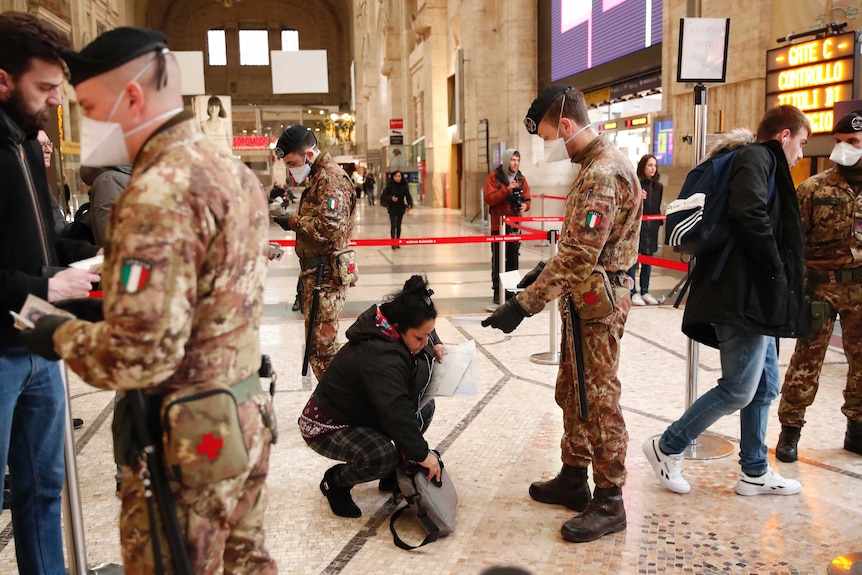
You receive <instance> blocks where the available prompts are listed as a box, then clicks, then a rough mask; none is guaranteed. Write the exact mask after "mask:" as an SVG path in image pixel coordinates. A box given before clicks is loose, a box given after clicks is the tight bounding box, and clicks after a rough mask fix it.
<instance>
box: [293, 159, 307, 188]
mask: <svg viewBox="0 0 862 575" xmlns="http://www.w3.org/2000/svg"><path fill="white" fill-rule="evenodd" d="M288 171H289V172H290V175H291V176H293V181H295V182H296V183H297V184H301V183H302V182H304V181H305V178H307V177H308V174H310V173H311V165H310V164H309V163H308V162H306V163H304V164H302V165H301V166H300V167H298V168H288Z"/></svg>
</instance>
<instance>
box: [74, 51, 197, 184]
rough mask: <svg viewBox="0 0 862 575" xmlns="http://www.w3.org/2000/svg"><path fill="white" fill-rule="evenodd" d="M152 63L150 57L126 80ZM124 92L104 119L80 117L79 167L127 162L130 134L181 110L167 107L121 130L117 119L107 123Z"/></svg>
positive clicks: (145, 69) (143, 70)
mask: <svg viewBox="0 0 862 575" xmlns="http://www.w3.org/2000/svg"><path fill="white" fill-rule="evenodd" d="M155 62H156V60H155V59H153V61H152V62H150V63H149V64H147V65H146V66H144V67H143V68H141V70H140V71H139V72H138V73H137V74H135V75H134V76H133V77H132V79H131V80H129V83H132V82H134V81H136V80H137V79H138V78H140V77H141V75H142V74H143V73H144V72H146V71H147V69H149V68H150V66H152V65H153V64H154V63H155ZM124 95H125V89H124V90H123V91H122V92H121V93H120V95H119V96H118V97H117V100H116V102H114V106H113V107H112V108H111V113H110V114H108V119H107V121H102V120H93V119H92V118H87V117H86V116H85V117H84V119H83V120H82V122H81V165H82V166H93V167H102V166H119V165H120V164H128V163H130V162H131V160H130V159H129V150H128V148H126V137H127V136H131V135H132V134H135V133H137V132H140V131H141V130H143V129H145V128H147V127H148V126H152V125H153V124H155V123H156V122H158V121H159V120H163V119H165V118H169V117H171V116H173V115H175V114H178V113H180V112H182V111H183V109H182V107H178V108H174V109H173V110H168V111H167V112H165V113H163V114H160V115H158V116H156V117H155V118H152V119H150V120H147V121H146V122H144V123H143V124H141V125H140V126H137V127H135V128H132V129H131V130H129V131H128V132H123V127H122V126H121V125H120V124H118V123H117V122H111V118H113V117H114V114H115V113H116V111H117V108H118V107H119V106H120V102H122V101H123V96H124Z"/></svg>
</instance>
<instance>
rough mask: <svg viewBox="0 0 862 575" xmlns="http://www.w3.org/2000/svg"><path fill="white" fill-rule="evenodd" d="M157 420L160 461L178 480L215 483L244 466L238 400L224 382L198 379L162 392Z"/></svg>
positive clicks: (245, 456) (195, 484) (245, 452)
mask: <svg viewBox="0 0 862 575" xmlns="http://www.w3.org/2000/svg"><path fill="white" fill-rule="evenodd" d="M254 377H255V378H257V377H258V376H257V374H254ZM161 420H162V428H163V435H162V443H163V444H164V450H165V462H166V463H167V464H168V466H169V467H170V469H171V471H172V472H173V473H174V475H175V476H176V478H177V480H178V481H179V482H180V483H181V484H182V485H184V486H186V487H199V486H201V485H207V484H210V483H215V482H217V481H222V480H224V479H230V478H231V477H236V476H237V475H239V474H240V473H242V472H243V471H245V470H246V469H247V468H248V462H249V458H248V450H247V449H246V447H245V441H244V440H243V437H242V427H241V426H240V424H239V411H238V409H237V401H236V399H235V398H234V395H233V393H232V392H231V390H230V388H228V387H227V386H225V385H217V384H198V385H194V386H191V387H188V388H185V389H181V390H179V391H176V392H174V393H171V394H169V395H166V396H165V398H164V401H163V402H162V411H161Z"/></svg>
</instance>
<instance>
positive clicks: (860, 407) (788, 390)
mask: <svg viewBox="0 0 862 575" xmlns="http://www.w3.org/2000/svg"><path fill="white" fill-rule="evenodd" d="M812 297H813V299H815V300H817V301H825V302H827V303H828V304H829V314H828V315H827V317H826V318H825V320H824V322H823V327H822V329H820V330H818V331H816V332H815V331H812V332H811V334H810V340H809V341H808V342H804V341H802V340H801V339H800V340H797V342H796V349H795V350H794V351H793V357H792V358H791V359H790V366H789V367H788V368H787V374H786V375H785V376H784V385H783V386H782V387H781V402H780V403H779V404H778V419H779V420H780V421H781V424H782V425H789V426H792V427H802V426H803V425H805V409H806V408H807V407H808V406H809V405H811V404H812V403H813V402H814V396H815V395H816V394H817V388H818V387H819V384H820V371H821V369H822V368H823V359H824V358H825V357H826V348H827V347H829V339H830V337H831V336H832V329H833V328H834V326H835V317H836V316H841V335H842V340H843V342H844V354H845V355H846V356H847V366H848V370H847V384H846V385H845V387H844V405H843V406H842V407H841V412H842V413H843V414H844V415H845V416H846V417H847V419H849V420H851V421H856V422H860V423H862V284H858V283H835V284H817V285H816V286H814V291H813V296H812Z"/></svg>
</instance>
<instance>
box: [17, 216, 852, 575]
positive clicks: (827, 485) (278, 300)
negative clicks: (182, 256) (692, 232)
mask: <svg viewBox="0 0 862 575" xmlns="http://www.w3.org/2000/svg"><path fill="white" fill-rule="evenodd" d="M358 224H359V225H358V227H357V232H356V237H361V238H381V237H386V236H387V235H388V219H387V218H386V214H385V211H384V210H383V209H382V208H379V207H373V208H372V207H369V206H360V208H359V212H358ZM483 233H486V232H485V231H483V229H482V228H481V226H479V225H473V224H471V223H469V222H468V221H466V220H464V219H463V218H461V216H460V214H459V213H457V212H454V211H447V210H436V209H421V208H420V209H417V210H415V211H414V212H412V213H411V214H409V215H408V216H407V217H406V218H405V223H404V234H403V235H404V237H439V236H457V235H477V234H483ZM271 237H272V238H288V237H289V235H288V234H285V233H283V232H281V230H280V229H278V228H276V227H273V228H272V230H271ZM547 250H548V248H546V247H542V246H540V245H537V244H535V245H526V244H525V245H524V246H523V247H522V258H521V268H522V269H523V270H527V269H529V268H530V267H532V266H533V265H534V263H535V262H536V261H538V260H539V259H541V258H543V257H545V254H546V253H547ZM357 253H358V261H359V263H360V268H361V269H360V273H361V278H360V283H359V284H358V285H357V286H356V287H355V288H353V289H351V291H350V294H349V300H348V303H347V306H346V308H345V313H344V321H343V322H342V325H341V330H342V332H343V331H344V330H345V329H346V328H347V327H348V326H349V325H350V324H351V322H352V319H353V318H355V317H356V315H357V314H358V313H359V312H361V311H362V310H364V309H365V308H367V307H368V306H369V305H371V304H373V303H374V302H376V301H377V300H379V299H380V298H381V296H383V295H384V294H386V293H389V292H391V291H393V290H395V289H397V288H398V287H400V285H402V284H403V282H404V280H405V279H406V278H407V277H408V276H409V275H410V274H411V273H425V274H427V276H428V278H429V281H430V283H431V285H432V288H433V289H434V290H435V296H434V299H435V303H436V305H437V307H438V309H440V311H441V317H440V318H439V319H438V322H437V329H438V332H439V333H440V334H441V336H442V339H443V341H444V342H446V343H449V344H455V343H459V342H462V341H465V340H468V339H474V340H475V341H476V345H477V350H478V361H479V368H480V378H479V391H478V394H477V395H475V396H455V397H452V398H443V399H440V400H438V405H437V414H436V416H435V419H434V422H433V424H432V426H431V428H430V429H429V431H428V438H429V441H430V443H431V444H432V445H435V446H437V447H438V448H439V450H440V451H441V452H442V453H443V457H444V459H445V461H446V465H447V468H448V469H449V471H450V473H451V475H452V478H453V481H454V482H456V485H457V488H458V492H459V497H460V504H459V509H458V529H457V532H456V533H455V534H453V535H451V536H449V537H447V538H445V539H441V540H440V541H439V542H437V543H435V544H432V545H429V546H427V547H424V548H422V550H419V551H413V552H405V551H402V550H400V549H397V548H396V547H395V546H394V545H393V544H392V538H391V535H390V533H389V529H388V519H389V515H390V514H391V512H392V511H393V509H394V505H393V503H392V502H391V501H390V500H389V499H388V498H387V497H386V496H384V495H383V494H381V493H379V492H378V491H377V488H376V485H373V484H368V485H361V486H358V487H357V488H355V489H354V491H353V494H354V498H355V500H356V503H357V504H358V505H359V507H360V508H361V509H362V513H363V515H362V517H361V518H359V519H343V518H339V517H335V516H333V515H332V513H331V512H330V510H329V508H328V505H327V503H326V501H325V499H324V498H323V496H322V495H321V494H320V492H319V490H318V483H319V482H320V478H321V476H322V474H323V472H324V470H325V469H327V468H328V467H329V466H330V462H329V461H328V460H326V459H324V458H322V457H320V456H318V455H316V454H315V453H313V452H312V451H311V450H310V449H308V448H307V447H306V446H305V444H304V443H303V441H302V439H301V438H300V436H299V433H298V429H297V426H296V417H297V415H298V413H299V411H300V409H301V407H302V406H303V405H304V403H305V401H306V400H307V398H308V395H309V393H310V390H311V389H312V386H313V383H314V382H313V381H303V378H302V377H301V376H300V373H299V372H300V358H301V351H302V339H303V333H302V331H303V330H302V322H301V317H300V316H299V314H297V313H294V312H291V311H290V305H291V303H292V302H293V295H294V289H295V284H296V272H297V264H296V259H295V257H294V255H293V254H292V253H291V252H290V251H288V253H287V254H286V255H285V257H284V258H283V260H282V261H281V262H275V263H273V264H272V266H271V270H270V275H269V279H268V281H267V289H266V304H267V305H266V313H265V319H264V322H263V328H262V341H263V349H264V352H266V353H268V354H270V355H271V356H272V358H273V362H274V364H275V367H276V369H277V371H278V373H279V379H278V391H277V394H276V397H275V402H276V408H277V411H278V414H279V416H280V425H281V436H280V441H279V443H278V444H277V445H276V446H274V448H273V452H272V461H271V471H270V476H269V508H268V511H267V544H268V547H269V550H270V552H271V553H272V554H273V555H274V556H275V557H276V558H277V560H278V564H279V566H280V570H281V572H282V573H297V574H299V573H303V574H333V575H334V574H344V575H367V574H387V573H399V574H413V573H415V574H424V573H429V572H430V573H434V574H435V575H443V574H448V573H452V574H478V573H481V572H483V571H484V570H486V569H488V568H490V567H491V566H497V565H511V566H517V567H520V568H522V569H524V570H527V571H528V572H530V573H533V574H535V575H540V574H541V575H544V574H552V573H559V574H563V573H566V574H568V573H624V574H629V573H632V574H633V573H645V574H646V573H746V574H747V573H757V574H767V573H769V574H806V573H825V572H826V568H827V566H828V564H829V562H830V560H831V559H832V558H833V557H835V556H836V555H839V554H840V553H844V552H850V551H862V538H860V536H859V533H862V512H860V509H859V507H860V506H859V501H860V494H862V457H859V456H856V455H853V454H851V453H849V452H846V451H844V450H843V449H842V448H841V447H842V438H843V433H844V427H845V423H844V417H843V416H842V415H841V413H840V411H839V408H840V405H841V402H842V395H841V391H842V389H843V386H844V379H845V375H846V371H847V363H846V359H845V357H844V354H843V351H842V350H841V349H840V348H832V349H830V351H829V353H828V355H827V363H826V366H825V368H824V372H823V377H822V379H821V387H820V392H819V395H818V397H817V401H816V402H815V404H814V405H813V406H812V407H811V408H810V410H809V412H808V419H809V423H808V425H807V426H806V427H805V429H804V431H803V436H802V441H801V444H800V460H799V462H798V463H794V464H784V463H782V464H778V463H777V462H775V461H774V454H773V453H772V452H770V460H772V461H773V465H774V466H775V467H776V469H778V470H780V472H781V473H782V474H784V475H786V476H788V477H793V478H797V479H799V480H801V481H802V483H803V485H804V489H803V491H802V493H801V494H800V495H798V496H791V497H778V496H760V497H740V496H737V495H736V494H735V492H734V489H733V488H734V482H735V480H736V474H737V471H738V464H737V458H736V455H735V454H734V455H731V456H729V457H725V458H723V459H715V460H707V461H703V460H700V461H687V462H686V463H685V472H686V477H687V478H688V480H689V481H690V482H691V484H692V491H691V493H690V494H688V495H677V494H674V493H670V492H669V491H666V490H664V489H663V488H661V487H660V486H659V484H658V482H657V480H656V479H655V477H654V475H653V473H652V470H651V469H650V466H649V464H648V463H647V461H646V460H645V459H644V457H643V455H642V453H641V447H640V446H641V443H642V442H643V441H644V440H645V439H647V438H648V437H650V436H651V435H653V434H656V433H660V432H661V431H662V430H663V429H664V428H665V426H667V424H668V423H669V422H671V421H672V420H673V419H675V418H676V417H678V416H679V415H680V414H681V413H682V410H683V406H684V396H685V393H684V390H685V363H686V340H685V338H684V337H683V336H682V335H681V334H680V332H679V324H680V320H681V317H682V312H681V311H680V310H676V309H674V308H672V307H671V306H670V305H669V304H665V305H661V306H657V307H655V306H647V307H641V308H635V309H633V311H632V313H631V314H630V316H629V321H628V325H627V330H626V336H625V338H624V339H623V345H622V358H621V366H620V378H621V380H622V382H623V396H622V405H623V410H624V414H625V417H626V422H627V426H628V431H629V438H630V441H629V450H628V457H627V460H626V462H627V467H628V474H629V475H628V482H627V484H626V487H625V488H624V498H625V505H626V511H627V515H628V528H627V529H626V530H625V531H623V532H621V533H618V534H616V535H612V536H607V537H604V538H602V539H600V540H598V541H595V542H592V543H585V544H571V543H566V542H565V541H563V539H562V538H561V537H560V534H559V529H560V526H561V524H562V523H563V522H564V521H566V520H567V519H568V518H570V517H571V516H572V512H570V511H568V510H566V509H564V508H562V507H557V506H548V505H543V504H540V503H536V502H534V501H532V500H531V499H530V498H529V496H528V495H527V488H528V486H529V484H530V482H532V481H535V480H537V479H542V478H549V477H552V476H553V475H555V474H556V472H557V471H558V470H559V467H560V459H559V439H560V433H561V429H562V418H561V415H560V410H559V408H558V407H557V406H556V405H555V403H554V397H553V395H554V394H553V384H554V378H555V374H556V367H555V366H548V365H540V364H536V363H533V362H531V361H530V356H531V354H534V353H541V352H547V351H549V350H550V336H549V330H550V316H549V313H548V312H547V311H545V312H544V313H541V314H537V315H536V316H534V317H531V318H528V319H527V320H525V321H524V323H523V324H522V325H521V327H520V328H519V329H518V330H516V331H515V332H514V333H513V334H511V335H508V336H506V335H503V334H501V333H500V332H498V331H492V330H490V329H485V328H482V327H481V326H480V325H479V321H480V320H481V319H482V318H483V317H485V316H486V315H487V313H486V312H485V308H486V307H487V306H488V305H490V304H491V298H490V285H489V284H490V281H489V270H488V259H489V258H488V247H487V245H485V244H481V243H477V244H446V245H431V246H410V247H404V248H403V249H401V250H397V251H396V250H391V249H390V248H389V247H362V248H359V249H358V250H357ZM677 279H678V276H676V275H675V274H672V273H665V272H663V270H659V269H655V268H654V271H653V280H652V287H653V290H652V291H653V292H654V293H656V295H659V296H660V295H663V294H665V293H667V292H668V291H669V290H670V289H671V287H672V286H674V285H675V284H676V282H677ZM792 350H793V342H792V341H783V342H782V345H781V353H780V363H781V369H782V373H783V371H784V370H785V369H786V367H787V363H788V361H789V358H790V355H791V353H792ZM718 370H719V364H718V355H717V353H715V352H714V351H713V350H710V349H705V348H701V349H700V360H699V380H700V382H701V385H700V387H701V391H703V390H705V389H708V388H709V387H711V385H713V382H714V381H715V379H716V378H717V376H718ZM70 389H71V395H72V410H73V412H74V414H75V416H78V417H82V418H84V420H85V426H84V428H83V429H82V430H79V431H76V432H75V438H76V452H77V460H78V476H79V477H78V480H79V483H80V486H81V494H82V499H83V515H84V525H85V538H86V546H87V559H88V561H89V562H90V563H101V562H114V563H119V562H120V552H119V545H118V535H117V534H118V528H117V521H118V507H119V506H118V502H117V500H116V498H115V496H114V467H113V462H112V459H111V457H112V456H111V439H110V417H111V412H112V400H113V394H111V393H108V392H103V391H99V390H96V389H94V388H91V387H89V386H87V385H86V384H84V383H83V382H81V381H80V380H78V379H77V378H75V377H72V378H71V380H70ZM776 408H777V402H776V404H775V405H774V406H773V414H772V417H771V418H770V422H769V432H768V443H769V445H770V446H771V447H774V445H775V442H776V439H777V436H778V430H779V424H778V420H777V416H775V413H774V411H775V409H776ZM712 432H714V433H715V434H717V435H718V436H720V437H723V438H724V439H727V440H729V441H730V442H732V444H733V447H734V448H738V438H739V424H738V417H737V416H735V415H734V416H730V417H727V418H725V419H723V420H721V421H720V422H718V423H717V424H716V425H715V426H714V428H713V429H712ZM402 525H403V527H402V530H403V531H404V534H403V535H404V537H405V539H408V540H410V541H419V540H421V538H422V533H421V531H420V530H419V528H416V527H413V526H412V522H411V521H409V520H406V519H403V520H402ZM11 533H12V527H11V524H10V517H9V514H8V513H3V514H2V515H0V574H13V573H16V572H17V568H16V566H15V559H14V542H13V540H12V537H11Z"/></svg>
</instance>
